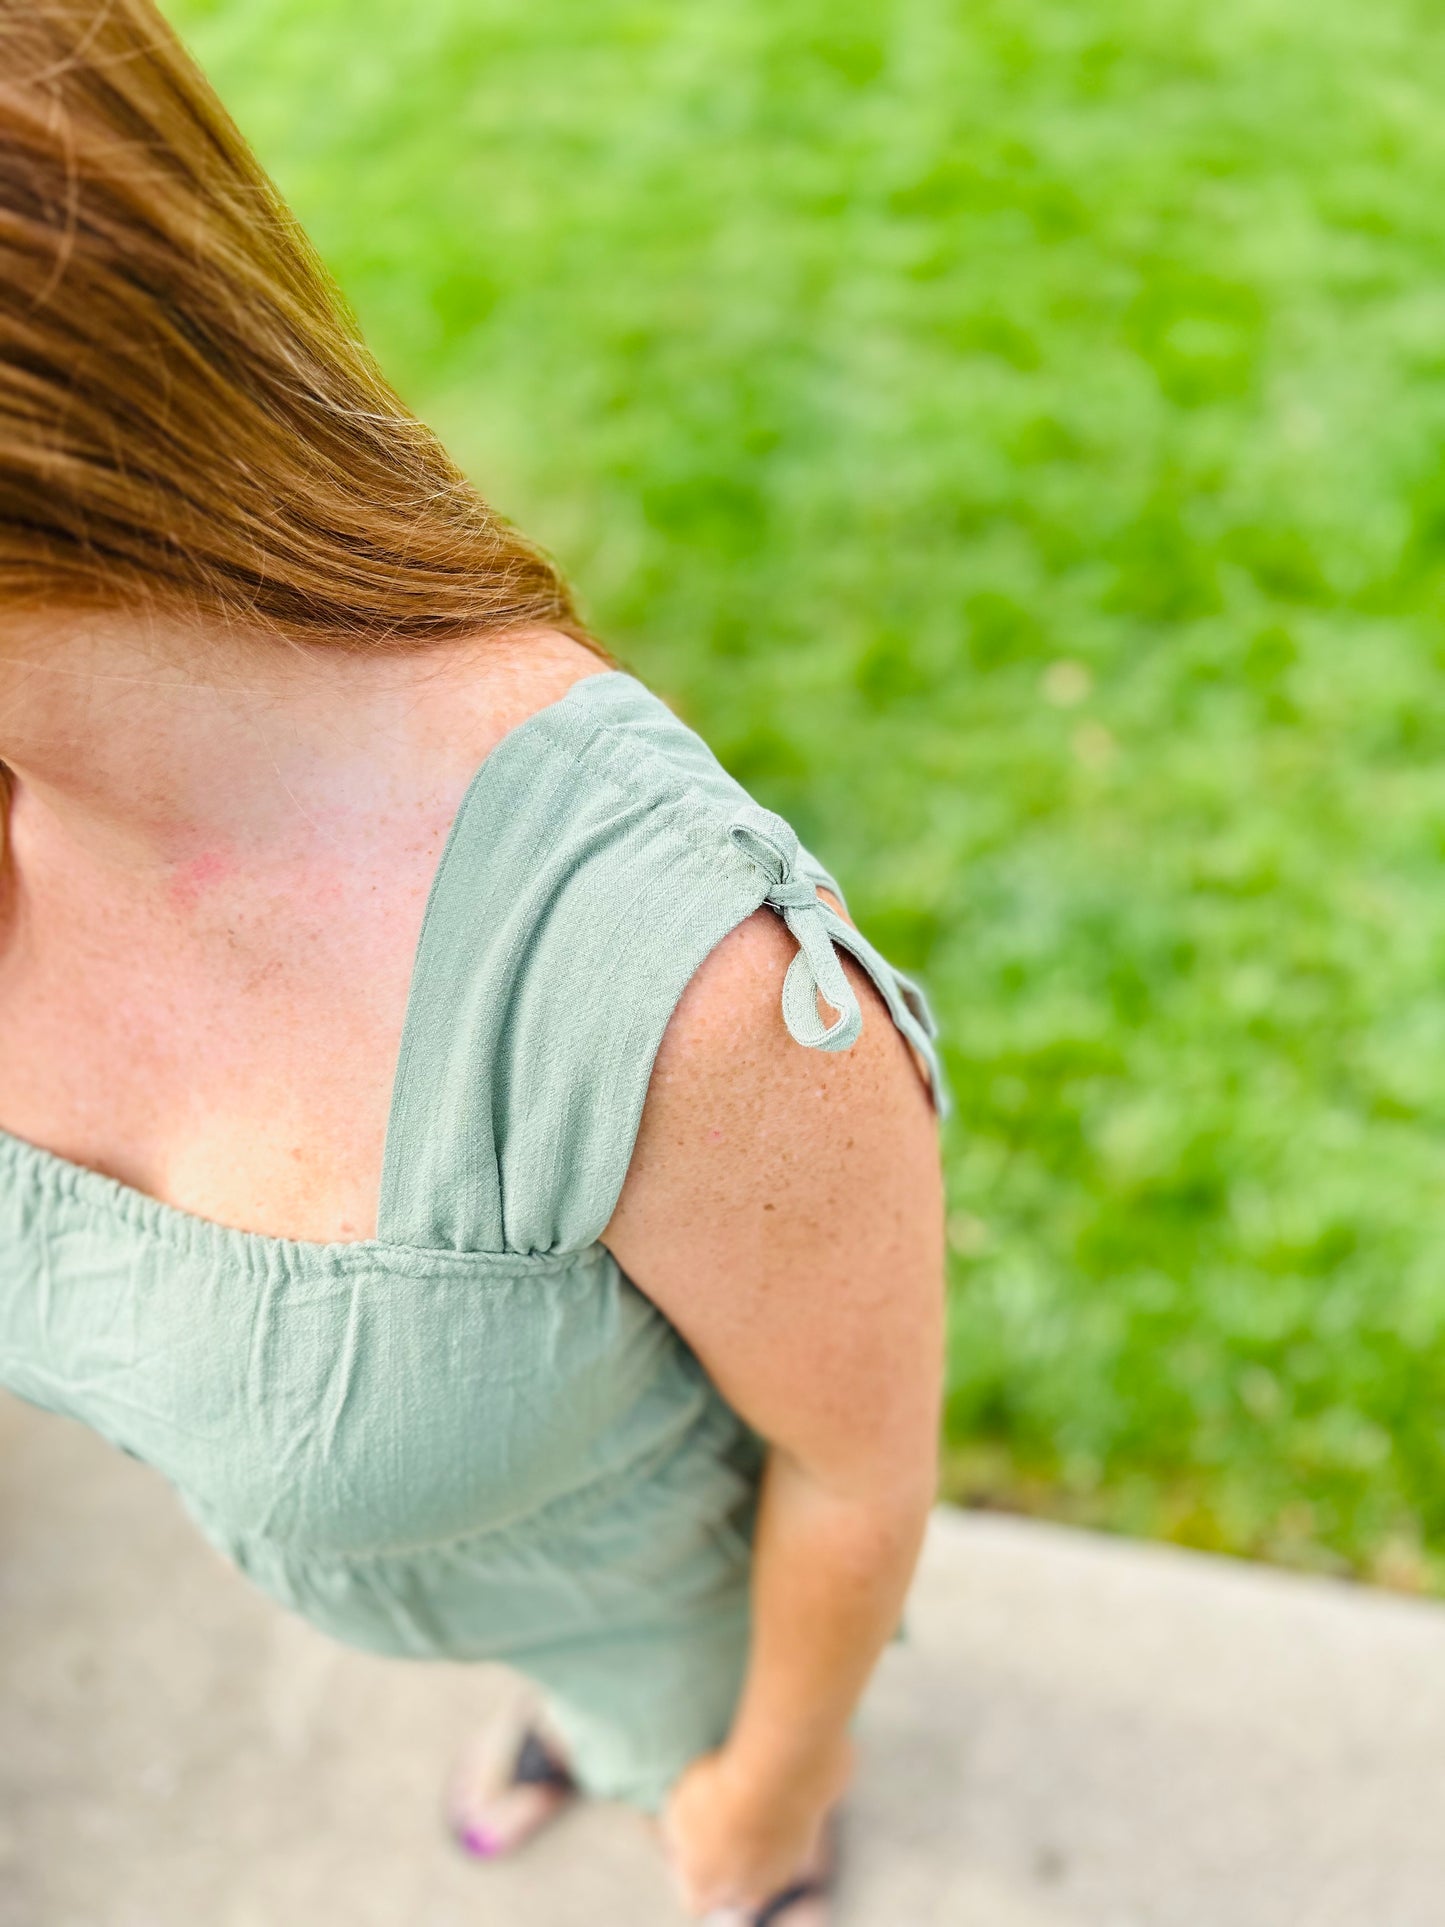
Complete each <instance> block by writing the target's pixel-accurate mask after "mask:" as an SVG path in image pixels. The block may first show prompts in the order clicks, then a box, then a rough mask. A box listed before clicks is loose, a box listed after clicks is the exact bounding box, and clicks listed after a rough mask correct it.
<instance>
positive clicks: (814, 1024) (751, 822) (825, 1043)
mask: <svg viewBox="0 0 1445 1927" xmlns="http://www.w3.org/2000/svg"><path fill="white" fill-rule="evenodd" d="M728 835H729V836H730V837H731V838H732V840H733V842H734V843H735V844H736V845H737V846H738V848H739V849H740V850H742V851H743V852H744V854H745V855H747V856H749V857H751V859H752V860H753V862H754V863H756V864H757V866H758V868H759V869H760V870H762V871H763V873H764V874H765V875H766V877H767V878H768V894H767V896H766V898H765V899H764V901H765V902H767V903H770V904H771V905H772V906H773V908H774V909H775V910H781V911H782V913H783V921H784V923H786V924H787V926H788V928H789V930H791V931H792V933H793V935H794V937H796V938H797V941H798V954H797V956H796V957H794V959H793V961H792V962H791V963H790V964H789V965H788V969H787V974H786V975H785V976H784V978H783V1022H784V1023H785V1024H786V1025H787V1027H788V1030H789V1032H790V1033H791V1035H792V1036H793V1037H795V1038H796V1039H797V1041H798V1042H799V1043H800V1044H806V1045H807V1046H808V1047H809V1049H810V1050H847V1049H848V1047H849V1045H850V1044H852V1043H854V1042H855V1041H856V1039H857V1037H858V1033H859V1032H860V1031H861V1030H862V1028H863V1012H862V1010H861V1009H860V1007H859V1004H858V999H857V997H856V996H855V995H854V991H853V986H852V984H850V983H849V981H848V979H847V977H846V976H845V974H844V971H843V966H842V964H841V963H839V961H838V953H837V951H836V950H835V949H834V948H833V939H832V938H831V937H830V936H829V934H828V926H827V923H826V922H825V921H824V909H825V906H824V904H823V901H822V898H821V897H820V896H819V895H818V886H817V885H816V884H815V883H810V882H809V881H808V880H807V878H806V877H804V876H801V875H800V874H799V871H798V857H799V848H798V838H797V835H796V833H795V832H794V830H793V827H792V825H791V824H790V823H788V822H786V821H785V819H784V818H783V817H781V816H777V815H775V814H774V813H773V811H772V810H765V809H762V808H761V807H760V808H759V809H758V811H757V814H756V816H754V817H751V818H749V819H747V820H743V819H741V818H740V819H738V820H737V821H736V822H734V823H733V824H732V825H731V826H730V827H729V830H728ZM820 992H821V993H822V995H823V997H824V998H825V999H826V1001H827V1002H828V1003H830V1004H831V1005H832V1006H833V1008H834V1010H835V1011H837V1013H838V1015H837V1016H836V1017H835V1018H834V1020H833V1021H832V1023H830V1024H825V1023H824V1022H823V1019H822V1018H821V1017H820V1016H819V1015H818V995H819V993H820Z"/></svg>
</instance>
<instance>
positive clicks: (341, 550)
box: [0, 0, 947, 1927]
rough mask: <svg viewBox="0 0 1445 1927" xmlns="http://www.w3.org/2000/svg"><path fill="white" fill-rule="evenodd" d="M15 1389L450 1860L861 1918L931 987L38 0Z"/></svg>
mask: <svg viewBox="0 0 1445 1927" xmlns="http://www.w3.org/2000/svg"><path fill="white" fill-rule="evenodd" d="M0 765H3V771H4V797H5V803H6V809H5V819H6V820H5V859H4V872H3V896H0V1127H3V1129H0V1380H3V1382H4V1383H6V1384H7V1385H9V1386H10V1387H11V1388H12V1389H13V1390H15V1391H16V1392H18V1393H19V1394H20V1395H21V1396H22V1397H25V1398H28V1399H31V1400H34V1401H35V1402H37V1403H39V1404H40V1405H43V1406H46V1407H49V1408H50V1409H52V1410H55V1411H58V1412H62V1413H68V1414H70V1415H72V1416H74V1417H77V1418H79V1419H82V1420H84V1421H85V1422H87V1423H89V1424H90V1425H92V1426H94V1427H95V1428H96V1429H97V1430H99V1431H100V1432H101V1433H103V1434H104V1435H106V1436H107V1437H108V1438H110V1439H111V1440H113V1441H114V1442H115V1443H117V1444H118V1445H120V1446H122V1447H123V1448H125V1449H126V1450H128V1451H130V1452H132V1453H135V1454H136V1455H138V1456H139V1457H141V1458H143V1459H146V1460H147V1461H149V1462H150V1463H152V1464H153V1465H155V1466H156V1467H158V1468H159V1469H160V1471H161V1472H163V1473H164V1474H165V1475H166V1476H167V1477H168V1478H169V1479H170V1480H171V1481H172V1482H173V1483H174V1485H175V1486H176V1487H177V1489H178V1491H179V1492H180V1494H181V1496H182V1498H183V1499H184V1501H185V1503H186V1505H187V1506H188V1508H189V1509H190V1511H191V1512H192V1513H193V1514H194V1516H195V1518H196V1520H197V1521H198V1523H199V1525H200V1526H201V1528H202V1530H203V1531H204V1532H205V1533H206V1534H207V1535H208V1536H209V1537H210V1539H211V1540H212V1541H213V1543H215V1544H216V1545H217V1546H219V1547H220V1548H221V1549H222V1550H223V1551H224V1552H225V1553H226V1554H227V1555H228V1556H229V1557H230V1558H231V1559H232V1560H233V1561H234V1562H235V1563H236V1564H237V1565H238V1566H239V1567H240V1568H241V1569H242V1570H243V1571H244V1572H246V1573H247V1574H248V1575H249V1576H250V1577H251V1578H252V1579H254V1580H255V1581H256V1582H257V1583H258V1584H260V1585H261V1586H262V1587H264V1588H265V1589H266V1590H267V1591H268V1592H269V1593H270V1594H271V1595H272V1596H273V1597H275V1598H277V1599H278V1600H280V1601H282V1602H283V1603H284V1604H286V1605H288V1606H290V1607H292V1608H294V1609H296V1610H298V1611H300V1612H302V1613H304V1614H305V1615H306V1616H307V1617H308V1618H310V1619H311V1620H313V1621H314V1622H315V1623H316V1624H318V1625H320V1626H321V1627H323V1628H325V1629H327V1630H328V1631H330V1632H332V1633H333V1634H335V1635H336V1636H337V1637H339V1638H341V1639H344V1640H349V1641H351V1642H353V1643H356V1644H359V1645H362V1646H367V1647H371V1648H374V1649H376V1650H379V1651H383V1652H388V1653H395V1654H404V1655H416V1656H420V1657H448V1658H462V1659H469V1658H476V1659H495V1660H503V1661H508V1662H510V1663H512V1664H514V1665H516V1666H517V1667H519V1668H521V1669H522V1670H523V1671H524V1672H526V1673H527V1674H528V1675H530V1677H531V1678H532V1679H533V1680H535V1681H536V1683H537V1685H538V1686H539V1688H540V1689H541V1693H542V1696H543V1700H544V1704H545V1709H546V1724H545V1727H544V1728H542V1729H539V1730H538V1731H536V1732H533V1733H531V1734H529V1735H528V1736H527V1737H526V1740H525V1742H524V1743H523V1745H522V1746H521V1747H520V1748H519V1750H518V1753H517V1757H516V1767H515V1770H514V1772H513V1774H512V1776H511V1782H510V1784H509V1785H508V1786H507V1787H505V1788H503V1789H500V1790H491V1791H490V1792H488V1791H486V1790H483V1789H479V1788H477V1787H476V1786H474V1785H472V1784H470V1783H464V1784H463V1785H462V1786H461V1787H460V1789H459V1791H458V1794H457V1812H456V1823H457V1826H458V1830H459V1832H460V1834H461V1835H462V1836H463V1838H464V1841H465V1842H466V1843H467V1844H469V1845H470V1846H471V1847H472V1849H473V1850H474V1851H477V1852H480V1853H489V1852H495V1851H502V1850H505V1849H506V1848H507V1847H508V1846H511V1845H515V1844H516V1842H517V1841H518V1840H519V1839H521V1838H522V1837H524V1836H525V1835H526V1834H527V1833H529V1832H530V1831H532V1830H534V1829H535V1827H536V1826H537V1825H538V1824H540V1822H541V1821H542V1820H543V1819H544V1818H546V1817H547V1816H548V1815H549V1814H550V1813H551V1812H553V1811H555V1809H556V1807H557V1806H558V1805H559V1804H560V1803H561V1802H562V1801H563V1800H565V1799H566V1798H567V1797H568V1796H569V1795H570V1794H571V1793H572V1792H573V1791H574V1790H575V1789H577V1788H579V1787H580V1788H581V1789H583V1790H585V1791H590V1792H594V1793H598V1794H602V1795H607V1796H613V1797H619V1798H622V1799H625V1800H630V1801H632V1802H633V1803H635V1804H636V1805H637V1806H639V1807H641V1808H642V1809H644V1810H645V1811H648V1812H652V1813H656V1814H658V1815H659V1816H660V1826H661V1831H662V1836H663V1840H664V1843H665V1846H666V1849H667V1851H668V1853H669V1856H670V1859H671V1864H672V1866H673V1868H674V1870H675V1873H676V1877H677V1880H678V1883H679V1887H680V1890H681V1892H682V1895H683V1897H684V1899H685V1901H686V1902H687V1904H688V1905H689V1906H690V1907H691V1908H692V1909H693V1910H694V1911H701V1910H707V1909H718V1908H736V1909H741V1910H746V1911H745V1912H744V1914H743V1915H742V1917H743V1918H747V1919H750V1920H756V1921H763V1920H767V1921H770V1922H774V1923H776V1924H777V1927H809V1924H811V1923H816V1922H818V1921H820V1920H822V1919H823V1918H824V1917H825V1913H824V1909H825V1896H824V1890H825V1888H826V1885H827V1872H828V1851H827V1840H828V1832H829V1829H828V1827H827V1824H826V1822H827V1819H828V1816H829V1814H830V1812H831V1810H832V1809H833V1807H834V1805H835V1803H836V1802H837V1800H838V1798H839V1796H840V1794H841V1793H842V1791H843V1789H844V1786H845V1784H846V1782H847V1779H848V1776H849V1767H850V1750H849V1740H848V1728H849V1723H850V1718H851V1715H852V1712H853V1709H854V1706H855V1704H856V1702H857V1699H858V1696H859V1694H860V1692H861V1690H862V1688H863V1686H864V1683H865V1682H866V1680H867V1678H868V1675H869V1672H870V1670H871V1668H872V1666H873V1664H874V1661H875V1659H876V1657H877V1655H878V1653H879V1651H880V1649H881V1647H882V1646H883V1645H884V1644H885V1643H886V1642H887V1640H888V1639H889V1638H890V1636H891V1635H892V1633H893V1632H894V1630H895V1627H896V1624H897V1619H898V1615H899V1611H900V1608H901V1604H902V1600H903V1597H904V1592H905V1589H906V1586H907V1582H908V1579H909V1575H910V1572H911V1570H912V1567H913V1564H914V1560H915V1557H916V1554H917V1550H918V1546H919V1542H920V1536H921V1533H922V1530H923V1525H924V1520H925V1516H926V1513H927V1509H928V1505H929V1502H930V1499H931V1497H932V1493H933V1487H934V1473H935V1438H936V1430H937V1416H938V1392H939V1377H940V1354H941V1296H942V1291H941V1278H942V1237H941V1217H942V1211H941V1198H940V1178H939V1161H938V1132H937V1120H938V1116H939V1114H940V1111H941V1110H942V1108H943V1106H944V1105H945V1104H946V1102H947V1099H946V1093H945V1091H944V1088H943V1086H942V1083H941V1082H940V1079H939V1072H938V1065H937V1060H936V1057H935V1054H934V1050H933V1044H932V1037H933V1024H932V1020H931V1017H930V1014H929V1012H928V1009H927V1005H926V1003H925V1002H924V999H923V997H922V995H921V994H920V992H919V991H918V989H917V988H916V986H914V985H912V984H911V983H909V982H908V980H907V979H906V978H904V977H903V976H901V975H900V974H899V973H897V972H896V971H893V970H892V969H891V968H890V967H889V966H888V965H887V964H886V963H885V962H884V960H883V959H882V958H881V957H880V956H879V955H878V953H877V952H876V951H875V950H873V949H872V947H871V946H870V945H868V943H867V942H866V941H865V940H864V939H863V938H862V937H861V935H860V934H859V933H858V932H857V931H856V929H855V928H854V927H853V925H852V924H851V922H850V921H849V919H848V917H847V913H846V910H845V909H844V906H843V902H842V898H841V895H840V893H839V891H838V886H837V884H836V882H835V881H834V880H833V879H832V878H831V877H830V876H829V874H828V872H827V871H826V870H825V869H824V868H823V867H822V865H821V864H819V863H818V861H817V860H816V859H815V858H814V857H813V856H812V855H811V854H810V853H809V852H808V851H807V850H805V849H803V848H802V847H801V846H800V845H799V843H798V840H797V838H796V836H795V835H794V834H793V832H792V830H791V829H790V827H789V826H788V824H787V823H786V822H785V821H783V820H782V819H781V818H780V817H778V816H776V815H774V814H773V813H772V812H770V811H768V810H766V809H763V808H762V807H760V806H759V805H758V804H757V803H756V802H755V801H754V800H753V799H752V798H750V797H749V796H748V795H747V794H746V793H745V792H744V791H743V790H741V789H740V788H739V787H738V786H737V785H736V784H735V783H733V782H732V781H731V779H730V778H729V777H727V776H726V774H725V773H724V772H723V771H722V769H721V768H720V767H719V765H718V764H717V762H716V761H715V759H714V758H713V757H712V755H711V754H710V752H709V751H708V750H707V748H706V746H705V745H704V744H703V743H702V741H701V740H700V739H699V738H698V737H697V736H696V735H695V734H693V732H691V731H690V730H689V729H687V728H685V727H684V725H683V724H682V723H680V722H679V721H678V720H677V719H676V718H675V717H674V716H673V715H672V714H671V712H670V711H669V710H668V709H667V707H666V706H665V705H664V704H663V703H662V702H661V701H660V700H659V699H658V698H657V697H655V696H654V695H652V694H651V693H650V692H649V691H648V690H647V689H645V688H644V687H643V685H642V684H641V683H640V682H639V681H637V679H636V678H634V677H633V676H631V675H630V674H628V673H627V672H626V671H624V670H622V669H621V668H620V667H618V666H617V664H616V663H615V661H614V659H613V658H612V657H610V656H609V655H608V654H607V653H606V652H605V651H604V650H603V649H601V648H600V647H599V645H598V644H597V643H596V642H594V641H593V639H592V638H591V637H590V636H589V635H588V634H587V632H586V631H585V629H584V628H583V627H582V626H581V624H580V623H579V621H578V619H577V616H576V614H575V612H574V610H573V606H572V603H571V601H570V599H569V596H568V592H567V590H566V588H565V587H564V585H563V584H562V583H561V581H560V580H559V579H558V576H557V574H556V572H555V571H554V570H553V568H552V567H551V566H550V564H549V563H548V562H547V561H546V560H545V559H544V558H543V557H542V556H541V555H539V554H538V552H537V551H536V550H535V549H534V548H532V547H531V546H530V545H529V544H528V543H526V542H525V541H524V540H522V539H521V538H520V537H519V536H518V535H517V534H516V533H515V532H514V531H513V530H511V529H510V528H508V527H507V526H506V525H505V524H504V523H503V522H501V521H500V520H499V519H498V517H497V516H496V515H494V514H493V513H492V512H491V511H490V510H489V509H488V508H487V507H486V505H485V504H484V503H483V502H482V501H481V500H480V499H479V498H478V496H477V495H476V493H475V492H474V491H473V490H472V488H471V487H470V486H469V484H468V483H467V482H466V481H465V480H464V479H463V478H462V477H461V476H460V475H459V474H458V472H457V471H456V469H455V468H454V467H453V466H452V465H451V464H450V462H449V461H448V459H447V457H446V456H445V455H444V453H443V452H442V450H441V449H440V447H439V446H438V444H437V442H436V441H435V439H434V438H433V437H432V436H431V435H430V433H429V432H428V431H427V430H426V429H424V428H423V427H422V426H420V425H419V424H418V423H417V422H416V421H415V420H414V419H412V418H411V417H410V416H409V415H408V414H407V413H406V411H405V410H404V409H403V408H402V406H401V405H400V403H399V402H398V401H397V399H396V397H395V396H394V395H393V394H392V392H391V391H390V390H389V389H388V388H387V386H386V385H385V383H384V382H383V381H382V379H381V377H380V375H379V374H378V373H377V371H376V369H375V367H374V365H373V364H372V362H371V361H370V360H369V359H368V357H367V355H366V353H365V351H364V350H363V349H362V347H361V346H360V345H359V343H358V342H357V341H356V339H355V337H354V334H353V332H352V329H351V326H350V323H349V322H348V320H347V318H346V316H345V313H344V311H343V309H342V308H341V306H340V305H339V303H338V299H337V296H336V294H335V291H334V290H333V288H332V287H331V285H330V284H329V282H328V281H327V279H326V276H325V274H324V272H323V270H322V269H321V268H320V266H319V265H318V263H317V261H316V259H315V257H314V255H313V254H312V253H311V252H310V250H309V248H308V247H307V244H306V243H305V241H304V239H303V237H302V236H301V235H300V234H299V233H298V231H297V229H296V227H295V225H294V222H293V221H292V219H291V218H290V216H289V215H288V214H287V212H286V210H285V208H284V207H283V205H282V204H281V203H280V201H279V200H278V198H277V196H276V194H275V192H274V190H273V189H272V188H271V186H270V185H269V183H268V182H267V181H266V179H265V177H264V176H263V174H262V173H261V172H260V170H259V168H258V167H257V165H256V163H255V161H254V160H253V158H252V157H251V156H250V154H249V153H248V151H247V149H246V147H245V145H244V143H243V142H242V141H241V139H240V137H239V136H238V135H237V133H236V131H235V130H234V128H233V127H232V126H231V125H230V123H229V122H228V121H227V119H226V118H225V116H224V114H223V112H222V110H221V109H220V107H219V106H218V104H217V102H216V101H215V99H214V98H213V96H212V95H211V94H210V92H209V90H208V89H207V87H206V85H205V83H204V81H203V80H202V79H201V77H200V76H199V75H198V74H197V72H196V71H195V69H194V68H193V67H192V66H191V64H190V63H189V61H188V60H187V58H186V56H185V55H184V54H183V53H182V51H181V50H180V48H179V47H178V46H177V44H176V42H175V40H174V39H173V38H172V37H171V35H170V34H169V32H168V30H167V29H166V28H165V27H164V26H163V24H162V23H161V21H160V19H159V17H158V15H157V14H156V13H155V12H154V11H153V9H152V7H151V6H150V4H149V0H109V3H108V4H107V3H106V0H0Z"/></svg>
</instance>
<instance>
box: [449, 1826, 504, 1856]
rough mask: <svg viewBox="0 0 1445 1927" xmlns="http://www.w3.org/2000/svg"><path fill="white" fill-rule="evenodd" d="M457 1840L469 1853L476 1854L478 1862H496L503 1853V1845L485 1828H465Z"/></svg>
mask: <svg viewBox="0 0 1445 1927" xmlns="http://www.w3.org/2000/svg"><path fill="white" fill-rule="evenodd" d="M457 1839H458V1840H459V1841H460V1842H461V1844H462V1846H463V1847H464V1848H465V1849H466V1851H467V1852H468V1853H471V1854H475V1855H476V1857H477V1859H478V1860H495V1859H496V1857H497V1855H498V1854H499V1853H500V1852H501V1851H502V1843H501V1841H500V1840H498V1838H497V1836H496V1835H495V1834H494V1833H488V1832H487V1831H486V1829H485V1828H484V1827H464V1828H463V1829H462V1831H461V1832H460V1833H459V1834H458V1835H457Z"/></svg>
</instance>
